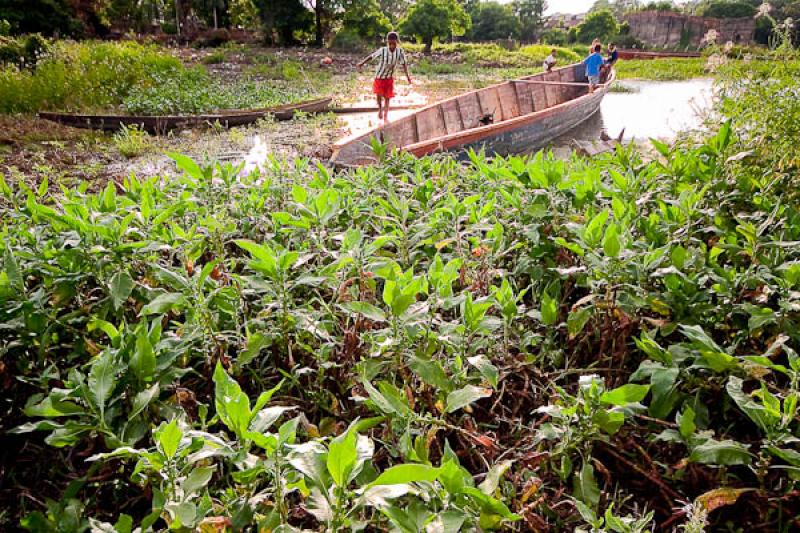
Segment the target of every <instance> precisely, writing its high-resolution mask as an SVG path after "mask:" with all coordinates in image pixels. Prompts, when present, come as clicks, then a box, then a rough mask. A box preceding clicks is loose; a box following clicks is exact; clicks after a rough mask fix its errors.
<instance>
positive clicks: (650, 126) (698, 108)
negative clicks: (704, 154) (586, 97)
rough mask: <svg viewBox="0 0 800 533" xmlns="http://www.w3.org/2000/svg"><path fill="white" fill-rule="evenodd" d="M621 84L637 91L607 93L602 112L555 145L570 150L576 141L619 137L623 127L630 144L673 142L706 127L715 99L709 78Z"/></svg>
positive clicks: (555, 141) (561, 138)
mask: <svg viewBox="0 0 800 533" xmlns="http://www.w3.org/2000/svg"><path fill="white" fill-rule="evenodd" d="M622 85H624V86H625V87H628V88H629V89H631V90H632V91H634V92H630V93H608V94H607V95H606V96H605V97H604V98H603V103H602V104H601V106H600V112H599V113H597V114H596V115H594V116H593V117H591V118H590V119H588V120H587V121H586V122H584V123H583V124H581V125H580V126H578V127H577V128H575V129H574V130H572V131H570V132H568V133H566V134H564V135H562V136H561V137H559V138H558V139H555V140H554V141H553V143H552V146H553V147H556V148H558V147H567V146H569V145H570V143H571V142H572V141H573V140H582V141H593V140H597V139H599V138H600V134H601V133H602V132H605V133H607V134H608V135H609V136H610V137H617V136H618V135H619V134H620V132H621V131H622V129H623V128H624V129H625V137H624V139H625V140H627V141H630V140H638V141H643V140H647V139H650V138H657V139H661V140H670V139H674V138H675V136H676V135H677V134H678V133H680V132H682V131H689V130H695V129H699V128H702V127H703V118H704V115H705V113H706V112H708V110H710V109H711V104H712V103H713V98H714V95H713V87H712V80H710V79H695V80H688V81H663V82H659V81H639V80H626V81H623V82H622Z"/></svg>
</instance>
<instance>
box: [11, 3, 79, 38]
mask: <svg viewBox="0 0 800 533" xmlns="http://www.w3.org/2000/svg"><path fill="white" fill-rule="evenodd" d="M0 14H2V18H4V19H5V20H7V21H8V22H9V24H11V32H12V33H42V34H44V35H56V34H60V35H73V36H80V35H82V34H83V33H84V28H83V24H82V23H81V21H80V20H79V19H78V18H77V17H76V14H75V10H74V9H73V7H72V5H71V4H70V3H69V2H68V1H67V0H4V1H3V3H2V9H0Z"/></svg>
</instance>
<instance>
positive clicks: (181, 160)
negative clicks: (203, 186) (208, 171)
mask: <svg viewBox="0 0 800 533" xmlns="http://www.w3.org/2000/svg"><path fill="white" fill-rule="evenodd" d="M167 155H168V156H169V157H170V159H172V160H173V161H175V164H176V165H177V166H178V168H179V169H181V170H183V171H184V172H186V173H187V174H188V175H189V176H190V177H192V178H194V179H195V180H197V181H202V180H203V179H204V177H205V176H204V174H203V171H202V170H201V169H200V167H199V166H198V165H197V163H195V162H194V160H193V159H192V158H190V157H188V156H185V155H183V154H179V153H176V152H171V153H169V154H167Z"/></svg>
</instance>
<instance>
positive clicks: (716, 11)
mask: <svg viewBox="0 0 800 533" xmlns="http://www.w3.org/2000/svg"><path fill="white" fill-rule="evenodd" d="M755 14H756V8H755V7H753V6H752V5H750V4H748V3H747V2H741V1H740V2H725V1H718V2H712V3H711V4H709V5H708V7H706V8H705V9H704V10H703V16H705V17H714V18H720V19H725V18H740V17H752V16H753V15H755Z"/></svg>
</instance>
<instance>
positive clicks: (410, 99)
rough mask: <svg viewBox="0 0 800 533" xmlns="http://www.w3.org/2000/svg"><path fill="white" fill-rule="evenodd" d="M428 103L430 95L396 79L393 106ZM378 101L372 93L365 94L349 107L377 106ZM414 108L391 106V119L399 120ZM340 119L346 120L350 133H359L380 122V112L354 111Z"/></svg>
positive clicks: (341, 116)
mask: <svg viewBox="0 0 800 533" xmlns="http://www.w3.org/2000/svg"><path fill="white" fill-rule="evenodd" d="M427 103H428V97H427V96H425V95H424V94H422V93H420V92H419V91H417V90H416V89H415V88H414V87H413V86H409V85H408V84H407V83H404V82H400V81H399V80H398V81H395V97H394V98H392V106H397V107H398V108H403V107H417V108H418V107H422V106H424V105H425V104H427ZM377 105H378V103H377V102H376V101H375V98H374V97H372V96H371V95H365V96H363V97H361V99H359V101H358V102H354V103H352V104H348V107H377ZM414 111H415V110H414V109H396V110H394V111H392V110H391V108H389V120H390V121H391V120H397V119H399V118H403V117H405V116H406V115H410V114H411V113H413V112H414ZM339 119H340V120H341V121H342V122H344V124H345V129H346V131H347V134H348V135H352V134H354V133H359V132H362V131H366V130H368V129H370V128H373V127H375V126H377V125H378V124H379V121H378V112H377V111H375V112H373V113H354V114H347V115H340V116H339Z"/></svg>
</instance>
